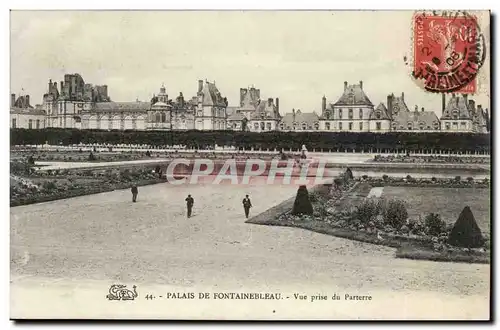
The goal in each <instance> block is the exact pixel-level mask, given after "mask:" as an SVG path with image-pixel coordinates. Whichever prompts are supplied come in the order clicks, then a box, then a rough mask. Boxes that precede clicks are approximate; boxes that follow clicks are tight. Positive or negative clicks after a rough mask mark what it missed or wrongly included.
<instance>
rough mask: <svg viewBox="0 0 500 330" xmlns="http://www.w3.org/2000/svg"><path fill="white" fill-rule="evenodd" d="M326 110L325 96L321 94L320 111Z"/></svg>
mask: <svg viewBox="0 0 500 330" xmlns="http://www.w3.org/2000/svg"><path fill="white" fill-rule="evenodd" d="M325 110H326V96H324V95H323V98H322V99H321V112H325Z"/></svg>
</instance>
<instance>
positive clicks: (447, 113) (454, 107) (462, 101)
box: [441, 95, 471, 119]
mask: <svg viewBox="0 0 500 330" xmlns="http://www.w3.org/2000/svg"><path fill="white" fill-rule="evenodd" d="M454 113H457V114H458V117H459V118H460V119H471V116H470V114H469V107H468V104H467V100H466V98H465V97H464V96H462V95H452V97H451V98H450V100H449V101H448V104H447V105H446V108H445V110H444V112H443V115H442V116H441V119H453V114H454Z"/></svg>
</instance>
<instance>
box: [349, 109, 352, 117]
mask: <svg viewBox="0 0 500 330" xmlns="http://www.w3.org/2000/svg"><path fill="white" fill-rule="evenodd" d="M349 119H352V109H349Z"/></svg>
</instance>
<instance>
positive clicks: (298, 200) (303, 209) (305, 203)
mask: <svg viewBox="0 0 500 330" xmlns="http://www.w3.org/2000/svg"><path fill="white" fill-rule="evenodd" d="M292 214H293V215H298V214H309V215H311V214H313V207H312V204H311V201H310V200H309V192H308V191H307V188H306V186H300V187H299V190H297V196H296V197H295V202H294V203H293V209H292Z"/></svg>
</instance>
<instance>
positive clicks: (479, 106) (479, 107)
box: [477, 104, 483, 113]
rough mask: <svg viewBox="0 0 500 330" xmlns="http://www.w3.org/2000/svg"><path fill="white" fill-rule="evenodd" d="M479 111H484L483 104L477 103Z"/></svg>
mask: <svg viewBox="0 0 500 330" xmlns="http://www.w3.org/2000/svg"><path fill="white" fill-rule="evenodd" d="M477 112H479V113H483V106H482V105H481V104H478V105H477Z"/></svg>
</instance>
